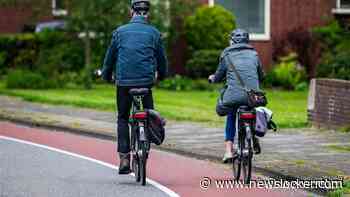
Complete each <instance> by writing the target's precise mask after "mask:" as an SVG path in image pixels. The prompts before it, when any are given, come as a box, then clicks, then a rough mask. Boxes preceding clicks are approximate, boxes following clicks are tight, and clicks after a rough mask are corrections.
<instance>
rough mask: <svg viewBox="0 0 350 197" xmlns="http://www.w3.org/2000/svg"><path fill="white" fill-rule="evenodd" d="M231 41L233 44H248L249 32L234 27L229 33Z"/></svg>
mask: <svg viewBox="0 0 350 197" xmlns="http://www.w3.org/2000/svg"><path fill="white" fill-rule="evenodd" d="M231 41H232V43H234V44H248V43H249V33H248V32H247V31H245V30H243V29H236V30H234V31H233V32H232V33H231Z"/></svg>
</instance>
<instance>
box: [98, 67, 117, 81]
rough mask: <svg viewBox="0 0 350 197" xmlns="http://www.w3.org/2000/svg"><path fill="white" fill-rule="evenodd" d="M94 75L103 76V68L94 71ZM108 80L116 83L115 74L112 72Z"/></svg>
mask: <svg viewBox="0 0 350 197" xmlns="http://www.w3.org/2000/svg"><path fill="white" fill-rule="evenodd" d="M94 75H95V77H97V78H102V70H101V69H97V70H95V71H94ZM106 81H107V83H114V82H115V79H114V75H113V74H112V75H111V78H110V79H108V80H106Z"/></svg>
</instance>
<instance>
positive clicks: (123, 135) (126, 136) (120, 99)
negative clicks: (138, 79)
mask: <svg viewBox="0 0 350 197" xmlns="http://www.w3.org/2000/svg"><path fill="white" fill-rule="evenodd" d="M132 88H151V87H124V86H118V87H117V106H118V152H119V153H129V152H130V131H129V116H130V109H131V105H132V99H133V98H132V96H131V95H130V94H129V90H130V89H132ZM143 106H144V108H146V109H154V105H153V96H152V91H150V94H148V95H146V96H145V97H144V99H143Z"/></svg>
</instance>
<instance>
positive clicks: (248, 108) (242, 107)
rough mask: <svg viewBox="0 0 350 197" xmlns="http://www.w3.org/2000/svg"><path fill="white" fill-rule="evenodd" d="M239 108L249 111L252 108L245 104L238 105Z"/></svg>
mask: <svg viewBox="0 0 350 197" xmlns="http://www.w3.org/2000/svg"><path fill="white" fill-rule="evenodd" d="M239 109H240V110H241V111H251V110H252V108H250V107H248V106H246V105H241V106H240V107H239Z"/></svg>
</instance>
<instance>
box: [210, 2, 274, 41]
mask: <svg viewBox="0 0 350 197" xmlns="http://www.w3.org/2000/svg"><path fill="white" fill-rule="evenodd" d="M215 3H216V4H219V5H222V6H223V7H225V8H226V9H228V10H230V11H232V12H233V13H234V15H235V16H236V22H237V26H238V27H239V28H242V29H245V30H247V31H249V33H251V37H252V40H269V39H270V0H215Z"/></svg>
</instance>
